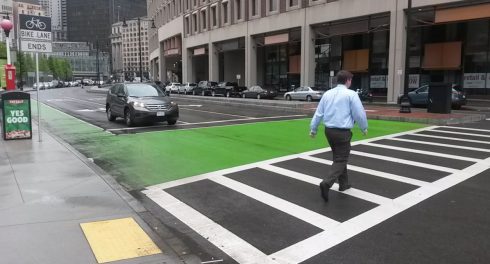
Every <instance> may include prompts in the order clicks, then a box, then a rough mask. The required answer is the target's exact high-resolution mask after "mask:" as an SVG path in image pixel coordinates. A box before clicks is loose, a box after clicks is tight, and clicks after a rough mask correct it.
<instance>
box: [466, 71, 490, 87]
mask: <svg viewBox="0 0 490 264" xmlns="http://www.w3.org/2000/svg"><path fill="white" fill-rule="evenodd" d="M463 79H464V81H463V88H485V80H486V79H487V74H486V73H465V74H464V75H463Z"/></svg>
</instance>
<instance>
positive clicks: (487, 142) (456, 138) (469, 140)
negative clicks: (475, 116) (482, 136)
mask: <svg viewBox="0 0 490 264" xmlns="http://www.w3.org/2000/svg"><path fill="white" fill-rule="evenodd" d="M412 136H417V137H427V138H440V139H447V140H457V141H464V142H471V143H479V144H490V141H482V140H472V139H465V138H458V137H442V136H434V135H426V134H413V135H412Z"/></svg>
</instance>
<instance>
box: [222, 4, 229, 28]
mask: <svg viewBox="0 0 490 264" xmlns="http://www.w3.org/2000/svg"><path fill="white" fill-rule="evenodd" d="M223 23H224V24H228V2H223Z"/></svg>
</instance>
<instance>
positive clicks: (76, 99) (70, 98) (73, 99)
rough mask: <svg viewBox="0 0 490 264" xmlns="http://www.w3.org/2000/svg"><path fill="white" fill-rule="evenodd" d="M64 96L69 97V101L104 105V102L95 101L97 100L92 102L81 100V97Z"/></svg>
mask: <svg viewBox="0 0 490 264" xmlns="http://www.w3.org/2000/svg"><path fill="white" fill-rule="evenodd" d="M65 98H66V99H69V100H71V101H77V102H82V103H89V104H96V105H103V106H105V104H102V103H97V102H92V101H88V100H82V99H78V98H73V97H65Z"/></svg>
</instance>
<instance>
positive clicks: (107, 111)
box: [106, 106, 116, 121]
mask: <svg viewBox="0 0 490 264" xmlns="http://www.w3.org/2000/svg"><path fill="white" fill-rule="evenodd" d="M106 114H107V120H109V121H114V120H116V116H115V115H113V114H112V110H111V107H110V106H107V110H106Z"/></svg>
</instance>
